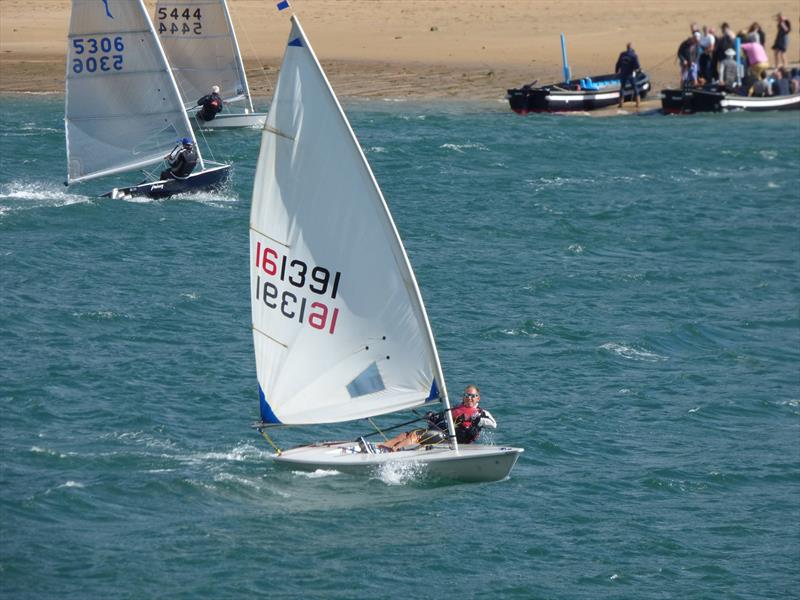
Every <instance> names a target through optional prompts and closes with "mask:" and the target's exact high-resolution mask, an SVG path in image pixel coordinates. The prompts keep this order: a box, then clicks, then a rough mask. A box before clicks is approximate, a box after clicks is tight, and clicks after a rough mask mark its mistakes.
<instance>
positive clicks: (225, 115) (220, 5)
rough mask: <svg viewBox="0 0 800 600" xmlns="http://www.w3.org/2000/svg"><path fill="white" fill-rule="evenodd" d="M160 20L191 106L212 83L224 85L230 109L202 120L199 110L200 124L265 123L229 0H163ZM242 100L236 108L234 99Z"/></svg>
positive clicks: (215, 126)
mask: <svg viewBox="0 0 800 600" xmlns="http://www.w3.org/2000/svg"><path fill="white" fill-rule="evenodd" d="M156 21H157V29H158V35H159V37H160V38H161V45H162V46H164V52H165V53H166V55H167V59H168V60H169V64H170V66H171V67H172V72H173V74H174V75H175V79H176V80H177V82H178V89H179V90H180V92H181V97H182V98H183V102H184V106H186V109H187V110H192V109H197V100H198V99H199V98H201V97H203V96H205V95H206V94H208V93H209V92H210V91H211V87H212V86H213V85H217V86H219V88H220V90H219V93H220V95H221V96H222V100H223V102H224V103H225V110H223V112H220V113H219V114H217V116H216V117H214V119H213V120H212V121H203V120H202V119H200V118H197V115H196V113H195V122H196V123H197V125H198V126H199V127H201V128H204V129H227V128H233V127H258V128H261V127H263V126H264V122H265V121H266V119H267V115H266V114H265V113H256V112H255V111H254V109H253V100H252V98H251V96H250V88H249V86H248V85H247V75H246V74H245V71H244V64H243V63H242V54H241V52H240V51H239V42H238V41H237V39H236V32H235V30H234V28H233V21H232V20H231V14H230V11H229V10H228V2H227V0H159V2H158V4H157V5H156ZM239 102H242V103H244V107H243V108H242V109H241V110H231V106H230V105H231V104H236V103H239Z"/></svg>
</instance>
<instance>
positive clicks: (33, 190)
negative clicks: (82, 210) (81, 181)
mask: <svg viewBox="0 0 800 600" xmlns="http://www.w3.org/2000/svg"><path fill="white" fill-rule="evenodd" d="M92 200H93V198H91V197H89V196H83V195H80V194H73V193H71V192H68V191H66V188H65V187H64V186H63V185H58V184H54V183H45V182H40V181H12V182H9V183H4V184H2V185H0V215H5V214H7V213H9V212H13V211H18V210H31V209H36V208H42V207H45V208H58V207H62V206H70V205H72V204H88V203H91V202H92Z"/></svg>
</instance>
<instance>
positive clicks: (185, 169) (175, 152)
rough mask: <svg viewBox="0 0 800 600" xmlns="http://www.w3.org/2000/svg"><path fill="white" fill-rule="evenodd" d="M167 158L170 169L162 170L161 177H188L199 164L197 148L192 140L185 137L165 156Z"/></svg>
mask: <svg viewBox="0 0 800 600" xmlns="http://www.w3.org/2000/svg"><path fill="white" fill-rule="evenodd" d="M165 160H166V161H167V163H168V164H169V169H165V170H163V171H162V172H161V177H160V179H186V178H187V177H188V176H189V174H190V173H191V172H192V171H193V170H194V167H195V165H197V150H195V147H194V144H193V143H192V140H191V139H189V138H183V139H182V140H180V141H178V145H177V146H175V147H174V148H173V149H172V152H170V153H169V154H168V155H167V156H166V157H165Z"/></svg>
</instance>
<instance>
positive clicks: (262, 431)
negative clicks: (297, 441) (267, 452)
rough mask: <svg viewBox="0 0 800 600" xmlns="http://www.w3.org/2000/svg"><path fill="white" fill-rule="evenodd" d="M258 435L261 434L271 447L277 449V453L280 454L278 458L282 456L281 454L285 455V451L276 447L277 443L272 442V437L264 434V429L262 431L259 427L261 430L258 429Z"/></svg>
mask: <svg viewBox="0 0 800 600" xmlns="http://www.w3.org/2000/svg"><path fill="white" fill-rule="evenodd" d="M258 433H260V434H261V437H263V438H264V439H265V440H267V441H268V442H269V445H270V446H272V447H273V448H275V452H276V453H277V454H278V456H280V455H281V454H283V450H281V449H280V448H278V446H276V445H275V442H273V441H272V438H270V437H269V436H268V435H267V434H266V433H264V430H263V429H261V428H260V427H259V429H258Z"/></svg>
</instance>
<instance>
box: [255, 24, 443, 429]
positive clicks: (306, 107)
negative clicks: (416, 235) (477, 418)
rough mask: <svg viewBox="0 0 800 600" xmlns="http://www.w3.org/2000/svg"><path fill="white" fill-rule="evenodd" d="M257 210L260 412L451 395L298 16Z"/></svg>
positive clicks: (281, 415)
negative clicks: (438, 393)
mask: <svg viewBox="0 0 800 600" xmlns="http://www.w3.org/2000/svg"><path fill="white" fill-rule="evenodd" d="M274 132H281V133H282V134H283V135H273V133H274ZM283 136H287V137H289V136H290V137H291V138H292V139H293V143H292V144H286V143H285V142H284V141H282V140H283ZM250 221H251V227H250V279H251V290H250V293H251V305H252V320H253V328H254V336H253V341H254V346H255V354H256V369H257V374H258V382H259V389H260V394H259V395H260V406H261V413H262V415H261V416H262V419H263V420H264V421H268V422H276V421H274V420H271V419H276V420H277V422H281V423H284V424H310V423H333V422H341V421H349V420H354V419H360V418H365V417H370V416H375V415H380V414H385V413H390V412H395V411H399V410H404V409H409V408H414V407H417V406H421V405H423V404H425V403H426V402H428V401H430V396H431V393H432V392H431V390H433V389H437V390H441V393H442V394H443V395H444V396H446V391H445V385H444V380H443V376H442V372H441V366H440V364H439V358H438V355H437V353H436V347H435V344H434V341H433V335H432V332H431V329H430V325H429V323H428V319H427V315H426V314H425V309H424V306H423V303H422V297H421V294H420V293H419V288H418V286H417V283H416V279H415V278H414V274H413V272H412V270H411V265H410V263H409V261H408V257H407V256H406V253H405V250H404V249H403V246H402V243H401V241H400V237H399V234H398V232H397V229H396V227H395V225H394V222H393V220H392V218H391V215H390V213H389V210H388V206H387V205H386V202H385V199H384V198H383V195H382V193H381V191H380V188H379V187H378V184H377V181H376V180H375V177H374V175H373V173H372V171H371V169H370V167H369V164H368V162H367V160H366V157H365V156H364V154H363V152H362V150H361V147H360V145H359V143H358V140H357V139H356V137H355V134H354V132H353V130H352V128H351V127H350V124H349V122H348V121H347V118H346V116H345V114H344V112H343V110H342V108H341V106H340V104H339V102H338V100H337V98H336V95H335V94H334V92H333V90H332V88H331V86H330V83H329V82H328V80H327V78H326V77H325V74H324V72H323V71H322V68H321V66H320V64H319V61H318V60H317V58H316V56H315V55H314V53H313V50H312V49H311V48H310V46H309V44H308V40H307V38H306V36H305V34H304V32H303V30H302V28H301V27H300V24H299V22H298V21H297V19H296V17H292V30H291V33H290V36H289V42H288V44H287V47H286V53H285V55H284V59H283V64H282V67H281V71H280V75H279V78H278V83H277V85H276V88H275V94H274V96H273V101H272V107H271V110H270V113H269V118H268V121H267V124H266V126H265V128H264V131H263V133H262V140H261V150H260V155H259V161H258V164H257V168H256V177H255V185H254V190H253V202H252V209H251V219H250ZM275 239H279V240H284V241H285V242H286V244H287V245H285V246H284V245H278V244H276V243H275V242H274V241H273V240H275ZM257 333H258V334H260V333H266V335H267V337H268V338H269V339H267V338H265V337H263V336H261V335H257ZM276 339H280V340H283V341H284V342H285V347H277V346H275V345H274V344H272V343H270V340H276Z"/></svg>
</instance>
